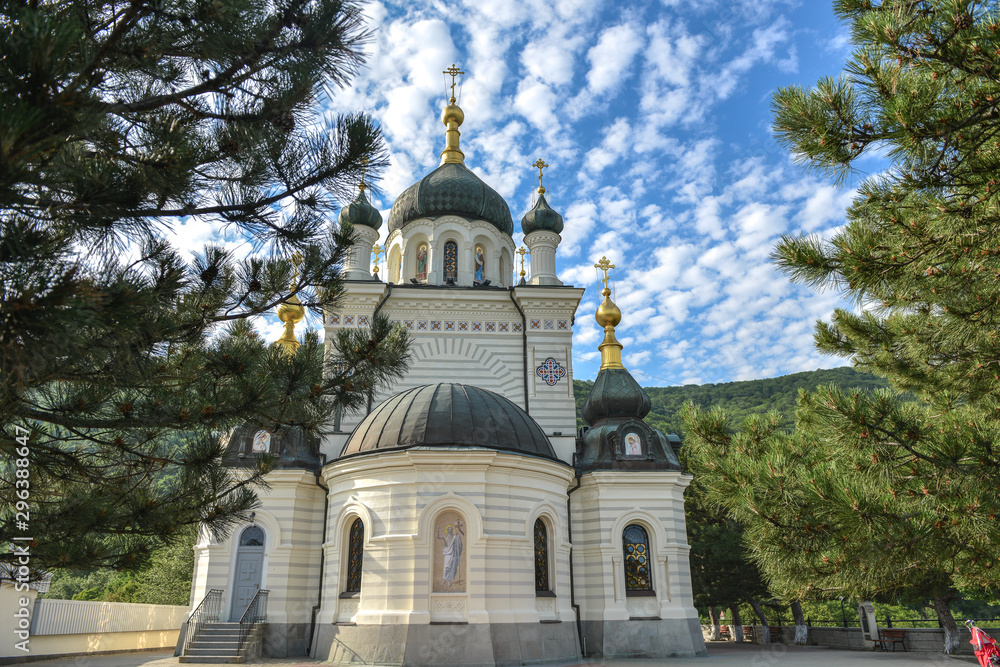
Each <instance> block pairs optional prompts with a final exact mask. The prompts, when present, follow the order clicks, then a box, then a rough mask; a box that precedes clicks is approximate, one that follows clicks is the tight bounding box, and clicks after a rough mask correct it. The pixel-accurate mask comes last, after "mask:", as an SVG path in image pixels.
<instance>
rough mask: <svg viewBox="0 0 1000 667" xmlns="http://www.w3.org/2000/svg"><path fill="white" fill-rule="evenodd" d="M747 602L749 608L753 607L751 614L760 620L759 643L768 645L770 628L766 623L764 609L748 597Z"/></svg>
mask: <svg viewBox="0 0 1000 667" xmlns="http://www.w3.org/2000/svg"><path fill="white" fill-rule="evenodd" d="M747 602H749V603H750V606H751V607H753V613H755V614H757V618H759V619H760V643H761V644H770V643H771V626H770V625H769V624H768V622H767V616H765V615H764V608H763V607H761V606H760V604H759V603H758V602H757V601H756V600H754V599H753V598H752V597H750V596H749V595H748V596H747Z"/></svg>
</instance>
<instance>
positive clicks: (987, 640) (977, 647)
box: [969, 624, 1000, 667]
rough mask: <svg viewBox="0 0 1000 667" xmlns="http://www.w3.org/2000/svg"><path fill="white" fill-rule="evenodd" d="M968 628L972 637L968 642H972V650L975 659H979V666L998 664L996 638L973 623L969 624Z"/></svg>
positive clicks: (999, 663)
mask: <svg viewBox="0 0 1000 667" xmlns="http://www.w3.org/2000/svg"><path fill="white" fill-rule="evenodd" d="M969 630H971V631H972V639H970V640H969V643H970V644H972V649H973V651H972V652H973V654H975V656H976V660H978V661H979V665H980V667H997V666H998V665H1000V650H998V649H997V642H996V640H995V639H993V637H990V636H989V635H988V634H986V633H985V632H983V631H982V630H980V629H979V628H977V627H976V626H974V625H971V624H970V625H969Z"/></svg>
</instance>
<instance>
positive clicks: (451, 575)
mask: <svg viewBox="0 0 1000 667" xmlns="http://www.w3.org/2000/svg"><path fill="white" fill-rule="evenodd" d="M437 539H439V540H442V541H443V543H444V544H443V545H442V546H441V555H442V556H443V559H442V565H441V580H442V581H443V582H444V585H445V586H446V587H447V588H451V587H452V586H453V585H454V584H455V579H456V578H457V577H458V569H459V566H460V565H461V563H462V546H463V544H462V531H461V526H458V527H457V528H456V526H455V525H453V524H448V525H447V526H445V528H444V535H442V534H441V529H440V528H438V532H437Z"/></svg>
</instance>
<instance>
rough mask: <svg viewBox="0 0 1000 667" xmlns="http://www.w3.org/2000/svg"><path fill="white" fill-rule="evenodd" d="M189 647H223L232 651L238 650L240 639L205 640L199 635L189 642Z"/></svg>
mask: <svg viewBox="0 0 1000 667" xmlns="http://www.w3.org/2000/svg"><path fill="white" fill-rule="evenodd" d="M189 648H224V649H230V650H233V651H238V650H239V649H240V641H239V640H238V639H233V640H227V641H211V640H206V639H203V638H201V637H199V638H198V639H195V640H194V641H193V642H191V646H190V647H189Z"/></svg>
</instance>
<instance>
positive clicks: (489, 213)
mask: <svg viewBox="0 0 1000 667" xmlns="http://www.w3.org/2000/svg"><path fill="white" fill-rule="evenodd" d="M449 214H450V215H458V216H461V217H463V218H466V219H469V220H485V221H487V222H489V223H491V224H492V225H493V226H494V227H496V228H497V229H499V230H500V231H501V232H503V233H504V234H506V235H507V236H511V235H512V234H513V233H514V221H513V220H512V219H511V217H510V207H508V206H507V202H505V201H504V199H503V197H501V196H500V195H499V194H497V192H496V190H494V189H493V188H491V187H490V186H488V185H486V183H484V182H483V181H482V179H480V178H479V177H478V176H476V175H475V174H474V173H472V171H471V170H470V169H469V168H468V167H466V166H465V165H464V164H461V163H459V162H450V163H445V164H443V165H441V166H440V167H438V168H437V169H435V170H434V171H432V172H431V173H429V174H427V175H426V176H424V177H423V178H422V179H420V180H419V181H417V182H416V183H414V184H413V185H411V186H410V187H408V188H407V189H406V190H404V191H403V194H401V195H399V197H398V198H397V199H396V203H394V204H393V205H392V210H391V211H390V212H389V231H390V232H394V231H396V230H397V229H402V228H403V227H405V226H406V225H407V224H409V223H410V222H412V221H413V220H416V219H418V218H435V217H437V216H441V215H449Z"/></svg>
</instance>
